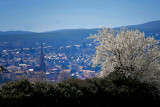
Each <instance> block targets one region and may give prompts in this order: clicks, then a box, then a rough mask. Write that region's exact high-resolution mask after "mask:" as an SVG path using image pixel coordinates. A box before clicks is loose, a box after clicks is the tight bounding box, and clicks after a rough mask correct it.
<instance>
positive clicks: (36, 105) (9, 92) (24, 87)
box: [0, 71, 160, 107]
mask: <svg viewBox="0 0 160 107" xmlns="http://www.w3.org/2000/svg"><path fill="white" fill-rule="evenodd" d="M0 102H1V103H0V106H1V107H9V106H16V107H22V106H23V107H24V106H26V107H29V106H32V107H47V106H59V107H64V106H70V107H77V106H81V107H84V106H86V107H102V106H103V107H111V106H116V105H119V106H130V105H132V106H133V105H134V106H139V105H152V106H156V105H157V106H158V105H159V104H160V97H159V90H158V88H156V85H154V84H151V83H146V82H140V81H138V80H135V79H132V78H130V77H128V78H127V77H126V76H124V75H123V74H121V73H119V72H117V71H115V72H112V73H110V75H108V76H107V77H105V78H91V79H86V80H79V79H73V78H70V79H68V80H66V81H63V82H61V83H58V84H53V83H45V82H36V83H31V82H29V81H28V80H20V81H16V82H8V83H6V84H5V85H3V86H2V88H1V89H0Z"/></svg>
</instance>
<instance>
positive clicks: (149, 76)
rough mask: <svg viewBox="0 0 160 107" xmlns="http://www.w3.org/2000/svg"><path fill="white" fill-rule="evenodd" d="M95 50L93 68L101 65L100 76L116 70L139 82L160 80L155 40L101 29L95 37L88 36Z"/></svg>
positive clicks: (159, 54)
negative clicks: (94, 45) (92, 41)
mask: <svg viewBox="0 0 160 107" xmlns="http://www.w3.org/2000/svg"><path fill="white" fill-rule="evenodd" d="M89 38H93V39H94V42H98V43H99V45H98V46H96V55H95V56H94V57H93V64H94V65H95V66H96V65H101V69H102V71H101V73H100V76H102V77H104V76H107V75H108V74H109V73H110V72H113V71H114V70H115V68H116V67H118V68H120V69H121V70H120V71H122V72H123V73H124V74H125V75H126V76H131V77H133V78H136V79H140V80H145V81H146V80H147V81H155V80H158V79H159V76H160V63H159V62H160V60H159V59H160V48H159V46H158V43H159V41H158V40H155V39H154V37H147V38H145V34H144V32H143V33H141V32H140V31H138V30H135V31H134V30H126V29H125V27H124V28H121V29H120V31H115V30H114V29H113V28H110V29H107V28H105V27H103V29H102V30H99V31H98V33H97V34H94V35H92V34H91V35H90V37H89Z"/></svg>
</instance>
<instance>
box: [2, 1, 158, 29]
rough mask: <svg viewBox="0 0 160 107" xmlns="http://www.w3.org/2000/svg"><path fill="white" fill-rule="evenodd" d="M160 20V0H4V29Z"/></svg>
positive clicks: (124, 23) (77, 26) (84, 26)
mask: <svg viewBox="0 0 160 107" xmlns="http://www.w3.org/2000/svg"><path fill="white" fill-rule="evenodd" d="M155 20H160V0H0V31H9V30H23V31H35V32H43V31H53V30H58V29H75V28H98V27H101V26H106V27H109V26H113V27H118V26H125V25H135V24H141V23H145V22H148V21H155Z"/></svg>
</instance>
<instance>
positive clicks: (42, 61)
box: [40, 42, 46, 72]
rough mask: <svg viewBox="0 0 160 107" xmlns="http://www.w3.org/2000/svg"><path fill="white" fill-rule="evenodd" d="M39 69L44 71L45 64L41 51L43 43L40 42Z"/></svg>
mask: <svg viewBox="0 0 160 107" xmlns="http://www.w3.org/2000/svg"><path fill="white" fill-rule="evenodd" d="M40 69H41V70H43V71H44V72H46V64H45V62H44V53H43V43H42V42H41V53H40Z"/></svg>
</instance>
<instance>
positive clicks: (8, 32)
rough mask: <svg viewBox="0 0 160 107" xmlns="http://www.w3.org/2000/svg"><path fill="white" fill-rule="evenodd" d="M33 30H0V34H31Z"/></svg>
mask: <svg viewBox="0 0 160 107" xmlns="http://www.w3.org/2000/svg"><path fill="white" fill-rule="evenodd" d="M32 33H35V32H29V31H6V32H3V31H0V35H14V34H32Z"/></svg>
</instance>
